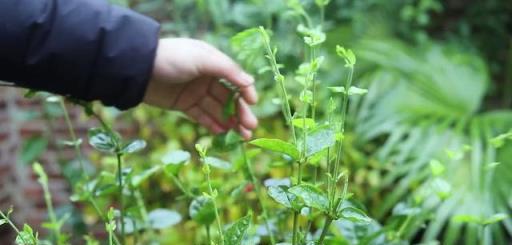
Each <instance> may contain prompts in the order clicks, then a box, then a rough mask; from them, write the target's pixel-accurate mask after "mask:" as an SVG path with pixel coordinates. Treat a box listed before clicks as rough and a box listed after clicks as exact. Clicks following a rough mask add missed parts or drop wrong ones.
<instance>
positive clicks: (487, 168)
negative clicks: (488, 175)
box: [484, 162, 501, 170]
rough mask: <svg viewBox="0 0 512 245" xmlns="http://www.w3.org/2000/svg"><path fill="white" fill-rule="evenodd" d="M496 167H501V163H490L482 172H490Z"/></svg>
mask: <svg viewBox="0 0 512 245" xmlns="http://www.w3.org/2000/svg"><path fill="white" fill-rule="evenodd" d="M498 165H501V162H491V163H488V164H485V166H484V170H492V169H494V168H496V167H497V166H498Z"/></svg>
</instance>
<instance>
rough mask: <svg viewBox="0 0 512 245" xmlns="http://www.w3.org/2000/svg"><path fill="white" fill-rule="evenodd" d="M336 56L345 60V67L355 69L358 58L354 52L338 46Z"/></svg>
mask: <svg viewBox="0 0 512 245" xmlns="http://www.w3.org/2000/svg"><path fill="white" fill-rule="evenodd" d="M336 54H337V55H338V56H340V57H341V58H343V59H344V60H345V66H347V67H354V65H355V64H356V56H355V55H354V52H352V50H350V49H345V48H344V47H341V46H339V45H336Z"/></svg>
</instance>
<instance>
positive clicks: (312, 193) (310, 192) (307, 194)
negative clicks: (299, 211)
mask: <svg viewBox="0 0 512 245" xmlns="http://www.w3.org/2000/svg"><path fill="white" fill-rule="evenodd" d="M288 192H290V193H292V194H295V195H296V196H298V197H300V198H301V199H302V200H303V201H304V203H305V204H306V206H309V207H312V208H316V209H318V210H321V211H323V212H328V211H329V199H328V198H327V195H326V194H325V193H324V192H323V191H322V190H320V189H319V188H318V187H316V186H313V185H310V184H301V185H296V186H293V187H292V188H290V189H288Z"/></svg>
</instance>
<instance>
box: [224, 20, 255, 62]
mask: <svg viewBox="0 0 512 245" xmlns="http://www.w3.org/2000/svg"><path fill="white" fill-rule="evenodd" d="M261 38H262V36H261V33H260V29H258V28H251V29H247V30H244V31H242V32H239V33H237V34H236V35H235V36H233V37H232V38H231V48H232V49H233V51H234V52H235V53H236V54H237V58H238V59H240V60H242V61H245V62H252V61H254V60H255V59H257V58H259V57H260V56H261V50H262V49H263V42H262V40H261Z"/></svg>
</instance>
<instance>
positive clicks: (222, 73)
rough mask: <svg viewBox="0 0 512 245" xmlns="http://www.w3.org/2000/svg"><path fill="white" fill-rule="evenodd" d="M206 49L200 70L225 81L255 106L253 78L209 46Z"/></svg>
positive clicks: (255, 95)
mask: <svg viewBox="0 0 512 245" xmlns="http://www.w3.org/2000/svg"><path fill="white" fill-rule="evenodd" d="M206 49H207V50H208V51H207V52H208V53H209V55H208V56H206V57H205V59H202V63H201V66H200V70H201V71H202V72H203V73H205V74H208V75H211V76H215V77H217V78H224V79H226V80H227V81H228V82H230V83H231V84H233V85H235V86H236V87H238V88H239V89H240V92H241V94H242V97H243V98H244V99H245V100H246V101H247V102H248V103H249V104H255V103H256V102H257V101H258V94H257V93H256V89H255V87H254V78H253V77H252V76H251V75H249V74H247V73H246V72H244V71H243V70H242V69H241V68H240V66H238V65H237V64H236V63H235V62H234V61H233V60H232V59H231V58H229V57H228V56H227V55H225V54H224V53H222V52H221V51H219V50H218V49H216V48H214V47H211V46H210V45H207V48H206Z"/></svg>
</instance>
